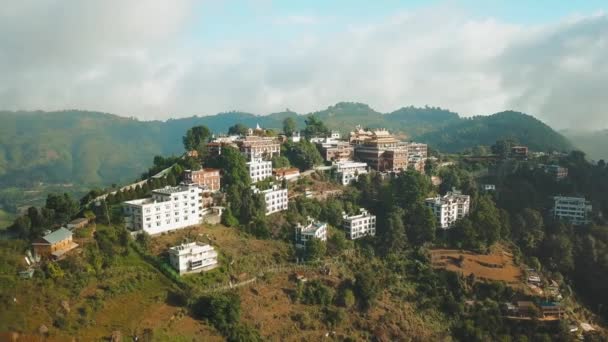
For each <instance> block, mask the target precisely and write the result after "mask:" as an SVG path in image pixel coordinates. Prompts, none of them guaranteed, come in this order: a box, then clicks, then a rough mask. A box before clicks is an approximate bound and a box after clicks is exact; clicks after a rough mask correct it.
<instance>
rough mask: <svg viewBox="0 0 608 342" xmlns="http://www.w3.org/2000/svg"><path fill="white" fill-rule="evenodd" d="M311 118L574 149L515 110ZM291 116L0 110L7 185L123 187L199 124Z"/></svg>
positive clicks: (267, 123) (450, 142) (358, 111)
mask: <svg viewBox="0 0 608 342" xmlns="http://www.w3.org/2000/svg"><path fill="white" fill-rule="evenodd" d="M307 115H315V116H317V117H318V118H320V119H321V120H323V121H324V122H325V123H326V125H327V126H328V127H329V128H332V129H337V130H339V131H341V132H343V133H347V132H348V131H349V130H351V129H352V128H353V127H354V126H355V125H357V124H359V125H362V126H364V127H386V128H389V129H390V130H392V131H394V132H399V133H404V134H406V135H407V136H408V137H409V138H410V139H414V140H418V141H421V142H425V143H429V144H430V145H431V146H432V147H434V148H436V149H439V150H441V151H446V152H456V151H459V150H463V149H466V148H470V147H473V146H476V145H491V144H492V143H493V142H494V141H496V140H497V139H503V138H514V139H515V140H517V141H519V142H520V143H522V144H526V145H528V146H530V148H532V149H533V150H547V151H549V150H568V149H570V148H571V144H570V143H569V142H568V140H567V139H566V138H564V137H563V136H561V135H560V134H558V133H556V132H555V131H553V130H552V129H551V128H550V127H549V126H547V125H545V124H543V123H542V122H540V121H539V120H536V119H535V118H533V117H532V116H529V115H525V114H522V113H516V112H503V113H498V114H494V115H490V116H479V117H474V118H460V117H459V116H458V114H456V113H453V112H450V111H448V110H444V109H441V108H434V107H425V108H415V107H405V108H401V109H399V110H396V111H394V112H392V113H387V114H383V113H380V112H377V111H375V110H374V109H372V108H370V107H369V106H368V105H366V104H361V103H351V102H341V103H338V104H336V105H334V106H330V107H328V108H327V109H325V110H322V111H318V112H315V113H311V114H307ZM286 117H293V118H295V119H296V121H297V122H298V124H299V125H300V127H303V126H304V119H305V118H306V115H298V114H297V113H295V112H291V111H285V112H280V113H273V114H269V115H265V116H258V115H254V114H251V113H243V112H226V113H220V114H217V115H212V116H204V117H197V116H194V117H188V118H181V119H170V120H167V121H164V122H163V121H139V120H136V119H133V118H124V117H119V116H116V115H112V114H105V113H97V112H87V111H77V110H69V111H60V112H40V111H38V112H0V186H4V187H9V186H11V187H14V186H18V187H31V186H34V185H38V184H39V183H40V182H42V183H50V184H74V185H88V186H91V185H108V184H112V183H123V182H127V181H131V180H133V179H135V178H137V177H138V176H139V175H140V173H141V170H145V169H146V168H147V166H148V165H150V163H151V160H152V158H153V157H154V156H155V155H171V154H179V153H181V151H182V146H181V144H180V141H181V139H180V138H181V136H182V135H183V134H184V132H185V131H186V130H187V129H188V128H190V127H192V126H195V125H206V126H208V127H209V128H210V129H211V130H212V131H213V132H214V133H216V134H217V133H223V132H226V131H227V129H228V127H230V126H232V125H234V124H235V123H242V124H245V125H247V126H255V125H256V124H260V125H261V126H263V127H267V128H274V129H277V130H280V129H281V127H282V122H283V120H284V119H285V118H286Z"/></svg>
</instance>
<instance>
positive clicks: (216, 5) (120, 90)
mask: <svg viewBox="0 0 608 342" xmlns="http://www.w3.org/2000/svg"><path fill="white" fill-rule="evenodd" d="M607 7H608V4H607V3H606V2H605V1H595V0H586V1H548V0H535V1H518V0H510V1H507V0H504V1H499V0H486V1H473V0H451V1H450V0H448V1H445V0H444V1H418V0H412V1H396V0H385V1H380V0H378V1H361V0H336V1H328V0H325V1H321V0H309V1H291V0H285V1H271V0H250V1H246V0H241V1H228V0H214V1H211V0H209V1H205V0H199V1H195V0H171V1H168V0H166V1H161V0H104V1H79V0H64V1H58V0H20V1H13V2H9V3H5V4H3V10H2V11H0V110H47V111H51V110H62V109H83V110H94V111H103V112H109V113H114V114H118V115H122V116H133V117H137V118H139V119H142V120H152V119H168V118H177V117H185V116H191V115H199V116H202V115H211V114H216V113H218V112H224V111H230V110H239V111H246V112H251V113H254V114H268V113H272V112H278V111H283V110H285V109H286V108H289V109H290V110H293V111H296V112H299V113H308V112H311V111H316V110H322V109H325V108H327V107H328V106H330V105H333V104H335V103H337V102H341V101H353V102H363V103H367V104H369V105H370V106H371V107H372V108H374V109H376V110H378V111H381V112H391V111H394V110H397V109H399V108H401V107H404V106H409V105H414V106H425V105H429V106H438V107H442V108H446V109H450V110H452V111H456V112H458V113H460V114H461V115H462V116H472V115H487V114H492V113H495V112H499V111H503V110H517V111H522V112H526V113H529V114H531V115H534V116H536V117H537V118H539V119H541V120H543V121H544V122H546V123H548V124H550V125H552V126H553V127H555V128H557V129H564V128H570V129H600V128H608V95H607V94H608V58H607V57H608V14H607V12H606V9H607Z"/></svg>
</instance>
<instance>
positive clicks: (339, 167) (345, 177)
mask: <svg viewBox="0 0 608 342" xmlns="http://www.w3.org/2000/svg"><path fill="white" fill-rule="evenodd" d="M333 167H334V168H335V170H336V174H337V175H338V179H339V180H340V182H341V183H342V185H348V184H350V183H351V182H353V181H356V180H357V178H358V177H359V175H362V174H365V173H367V164H366V163H362V162H352V161H343V162H338V163H335V164H334V165H333Z"/></svg>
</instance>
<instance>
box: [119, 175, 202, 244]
mask: <svg viewBox="0 0 608 342" xmlns="http://www.w3.org/2000/svg"><path fill="white" fill-rule="evenodd" d="M202 192H203V190H202V189H201V188H200V187H199V186H198V185H195V184H187V185H179V186H174V187H171V186H167V187H165V188H162V189H157V190H154V191H152V197H151V198H143V199H136V200H132V201H126V202H124V203H123V212H124V215H125V226H126V227H127V228H128V229H131V230H143V231H145V232H147V233H148V234H159V233H163V232H167V231H170V230H175V229H181V228H184V227H188V226H193V225H197V224H200V223H201V220H202V204H201V194H202Z"/></svg>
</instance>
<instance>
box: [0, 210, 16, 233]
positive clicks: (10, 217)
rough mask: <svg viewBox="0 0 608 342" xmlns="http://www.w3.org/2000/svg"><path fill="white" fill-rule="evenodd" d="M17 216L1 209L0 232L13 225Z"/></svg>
mask: <svg viewBox="0 0 608 342" xmlns="http://www.w3.org/2000/svg"><path fill="white" fill-rule="evenodd" d="M14 220H15V215H14V214H12V213H9V212H8V211H6V210H3V209H0V230H3V229H6V228H7V227H8V226H10V225H11V224H13V221H14Z"/></svg>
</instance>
